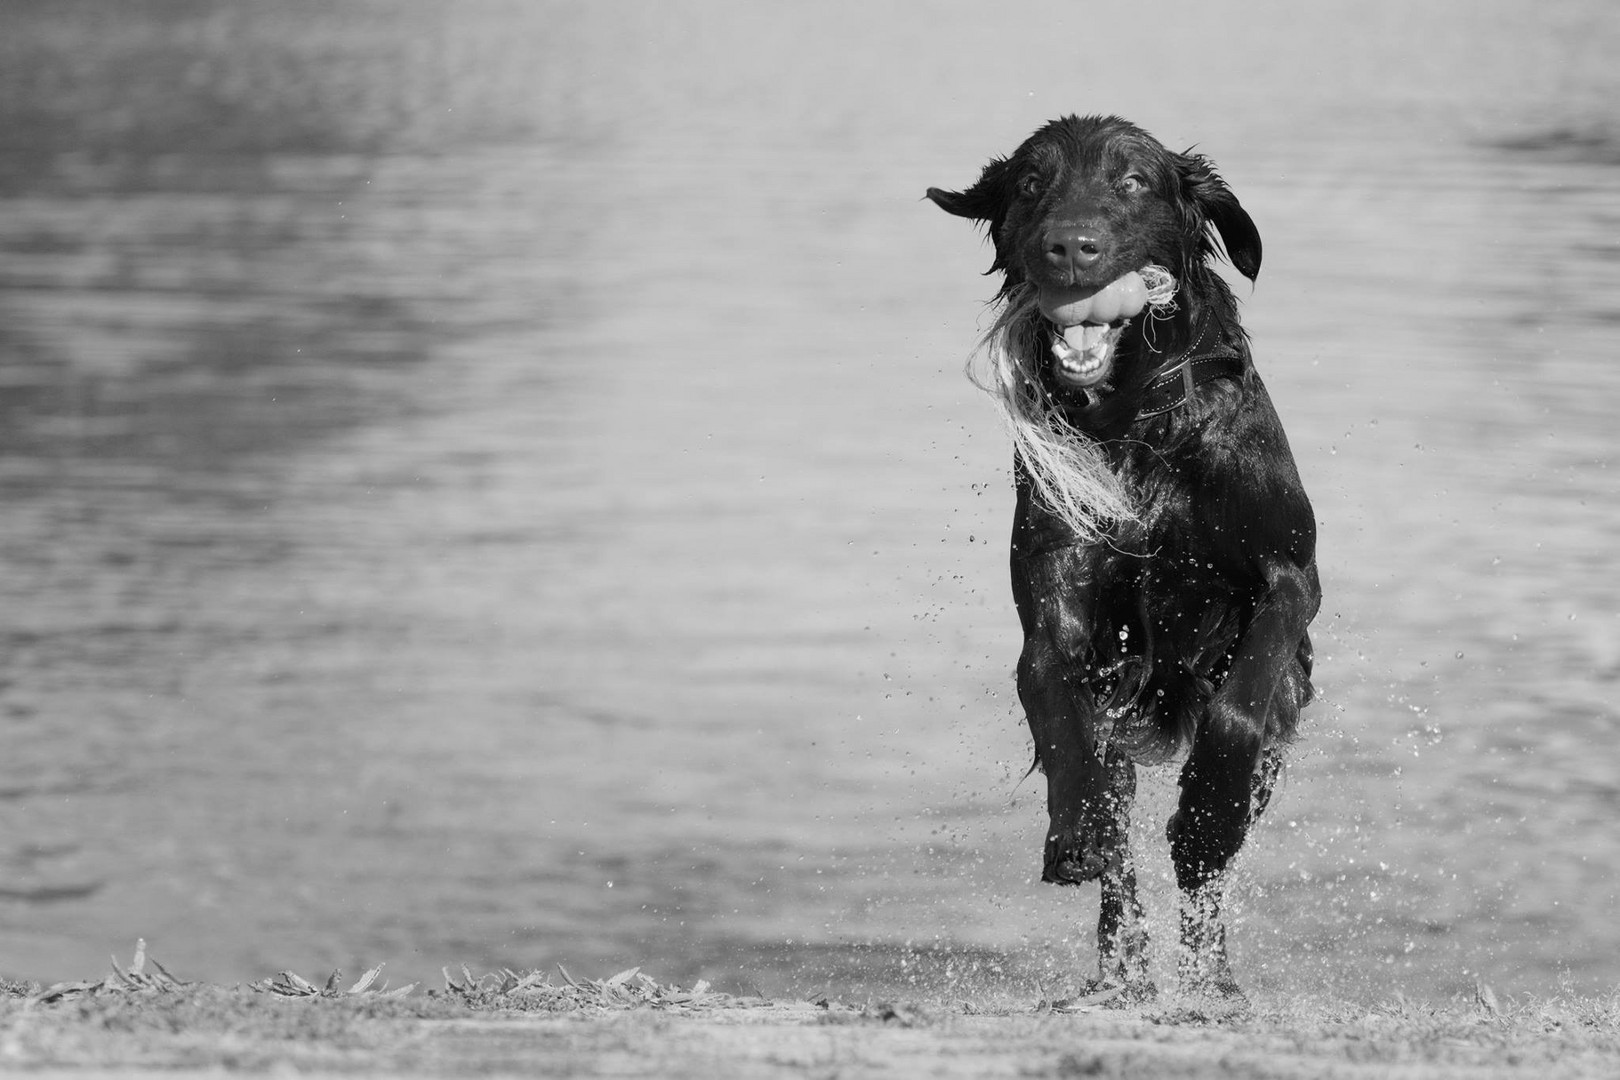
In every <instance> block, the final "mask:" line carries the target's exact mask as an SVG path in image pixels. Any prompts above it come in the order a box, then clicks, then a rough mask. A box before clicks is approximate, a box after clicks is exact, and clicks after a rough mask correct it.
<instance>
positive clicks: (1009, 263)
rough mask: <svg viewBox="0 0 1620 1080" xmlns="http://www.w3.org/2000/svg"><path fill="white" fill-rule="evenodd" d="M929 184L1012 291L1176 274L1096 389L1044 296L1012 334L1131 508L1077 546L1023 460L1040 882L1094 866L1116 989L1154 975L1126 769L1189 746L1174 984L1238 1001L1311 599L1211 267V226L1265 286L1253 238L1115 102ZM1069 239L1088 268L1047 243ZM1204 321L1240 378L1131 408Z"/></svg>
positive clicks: (1247, 364) (1307, 513)
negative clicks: (1068, 380)
mask: <svg viewBox="0 0 1620 1080" xmlns="http://www.w3.org/2000/svg"><path fill="white" fill-rule="evenodd" d="M1127 178H1130V179H1127ZM928 197H929V198H930V199H932V200H933V201H934V202H935V203H936V204H938V205H939V206H940V207H941V208H942V209H944V210H946V211H948V212H949V213H952V214H955V215H958V216H960V217H966V218H971V219H975V220H978V221H981V222H983V223H985V226H986V228H987V230H988V233H989V235H990V238H991V239H992V240H993V242H994V244H995V262H994V263H993V265H992V267H991V271H990V272H991V273H999V274H1000V275H1001V289H1000V293H999V296H998V298H999V299H1007V298H1008V297H1014V296H1016V295H1017V294H1019V293H1020V292H1022V291H1023V290H1021V289H1020V287H1021V286H1023V285H1025V284H1026V283H1027V284H1028V285H1031V286H1037V287H1038V286H1040V285H1041V284H1053V285H1074V284H1082V285H1085V284H1095V285H1101V284H1104V283H1106V282H1109V281H1112V280H1113V279H1114V278H1117V277H1118V276H1119V275H1121V274H1123V273H1126V272H1128V271H1130V270H1136V269H1139V268H1140V267H1142V266H1143V265H1145V264H1149V263H1154V264H1158V265H1160V266H1163V267H1165V268H1167V269H1169V270H1170V271H1171V272H1172V273H1173V274H1175V276H1176V278H1177V280H1178V282H1179V289H1178V292H1177V294H1176V312H1175V314H1174V316H1173V317H1172V318H1170V319H1168V320H1161V319H1147V318H1137V319H1134V320H1132V325H1131V326H1130V327H1128V328H1127V330H1126V331H1125V333H1124V335H1123V337H1122V338H1121V340H1120V343H1119V345H1118V346H1117V351H1116V360H1115V370H1114V375H1113V378H1112V387H1111V389H1110V390H1109V391H1107V392H1105V393H1103V394H1102V395H1101V399H1100V400H1090V399H1088V397H1087V396H1086V395H1084V394H1082V393H1080V392H1076V391H1071V390H1068V389H1066V388H1064V387H1063V386H1062V385H1060V384H1059V383H1058V382H1057V380H1056V378H1055V376H1054V375H1053V374H1052V371H1051V364H1050V363H1049V361H1048V354H1047V348H1048V346H1049V344H1050V340H1051V335H1052V333H1053V332H1054V330H1053V328H1052V327H1051V326H1050V324H1049V323H1047V321H1046V320H1045V319H1044V318H1042V317H1041V316H1040V314H1039V312H1038V311H1033V310H1032V311H1030V312H1029V313H1028V315H1027V316H1026V317H1025V318H1024V319H1023V320H1022V321H1021V323H1020V324H1019V325H1017V326H1015V327H1014V328H1013V334H1014V337H1015V338H1016V339H1017V341H1019V342H1020V344H1019V346H1018V347H1019V348H1020V349H1027V350H1030V351H1031V352H1032V354H1033V357H1032V368H1033V369H1036V370H1038V371H1039V372H1041V376H1040V377H1041V379H1042V381H1043V386H1044V387H1045V389H1046V390H1047V392H1048V393H1049V394H1051V395H1052V397H1053V399H1054V400H1055V401H1057V402H1058V403H1059V404H1060V405H1062V406H1063V407H1064V411H1065V414H1066V415H1067V417H1068V420H1069V422H1070V423H1071V424H1072V425H1073V426H1074V427H1075V428H1076V429H1078V430H1079V431H1081V432H1083V433H1084V434H1086V435H1089V436H1090V437H1091V438H1093V439H1095V440H1097V441H1098V442H1099V443H1100V444H1101V446H1102V447H1103V448H1104V450H1105V452H1106V454H1107V456H1108V459H1109V461H1110V463H1111V465H1112V467H1113V468H1114V470H1115V471H1116V473H1117V474H1118V475H1119V476H1120V477H1121V478H1122V480H1123V482H1124V484H1125V486H1126V488H1127V490H1128V491H1130V492H1131V493H1132V494H1133V496H1134V500H1135V503H1136V505H1137V506H1138V508H1139V512H1140V514H1139V520H1137V521H1133V522H1125V523H1120V524H1118V525H1116V526H1115V527H1114V528H1113V530H1112V534H1111V535H1110V536H1109V537H1108V538H1107V539H1106V540H1105V541H1103V542H1090V543H1088V542H1084V541H1082V540H1080V539H1079V538H1078V537H1077V536H1076V535H1075V534H1074V533H1072V532H1071V531H1070V530H1069V529H1068V528H1067V527H1066V526H1065V525H1064V524H1063V523H1062V522H1061V521H1059V520H1058V519H1057V518H1056V517H1055V516H1054V515H1053V514H1051V513H1050V512H1048V510H1047V509H1046V507H1045V506H1044V505H1042V503H1041V501H1040V499H1039V497H1038V496H1037V495H1036V494H1035V492H1034V490H1033V488H1032V486H1031V483H1030V481H1029V479H1028V477H1027V476H1026V475H1025V473H1024V470H1023V468H1022V466H1021V464H1018V463H1015V470H1014V472H1015V478H1016V482H1017V510H1016V513H1015V517H1014V522H1013V534H1012V584H1013V597H1014V600H1015V603H1016V605H1017V608H1018V613H1019V616H1020V619H1021V621H1022V624H1023V630H1024V648H1023V652H1022V655H1021V656H1020V659H1019V664H1018V689H1019V695H1020V698H1021V700H1022V702H1023V705H1024V709H1025V712H1026V714H1027V716H1028V719H1029V724H1030V728H1031V731H1032V733H1033V735H1034V739H1035V755H1036V760H1037V763H1038V764H1039V765H1040V767H1041V768H1042V769H1043V770H1044V772H1045V773H1046V776H1047V786H1048V808H1049V812H1050V819H1051V828H1050V831H1049V836H1048V839H1047V843H1046V851H1045V860H1044V868H1043V878H1044V879H1045V880H1048V881H1056V882H1061V883H1073V882H1078V881H1082V880H1090V879H1093V878H1097V877H1101V878H1102V879H1103V883H1104V894H1103V908H1104V910H1103V913H1102V918H1101V919H1100V921H1099V937H1100V945H1101V949H1102V953H1103V956H1102V967H1103V975H1104V978H1105V980H1106V979H1111V978H1119V977H1123V978H1124V979H1125V981H1126V982H1127V983H1132V984H1133V985H1140V984H1141V982H1142V980H1144V979H1145V974H1144V972H1145V968H1144V967H1143V962H1142V960H1141V957H1140V955H1139V952H1140V946H1141V944H1142V942H1143V940H1144V938H1143V936H1142V931H1141V929H1140V920H1139V918H1138V916H1139V909H1138V908H1136V901H1135V897H1134V875H1133V874H1132V872H1131V869H1130V855H1129V852H1128V850H1127V849H1126V845H1125V828H1126V821H1127V816H1128V813H1129V806H1130V800H1131V795H1132V793H1133V792H1134V788H1135V774H1134V768H1133V765H1132V762H1133V761H1144V762H1153V761H1162V760H1165V759H1167V758H1169V757H1172V756H1174V755H1176V754H1178V753H1180V752H1182V751H1188V752H1189V756H1188V758H1187V761H1186V764H1185V766H1184V768H1183V769H1182V773H1181V795H1180V805H1179V809H1178V811H1177V812H1176V814H1175V815H1174V816H1173V817H1172V819H1171V822H1170V825H1169V828H1168V830H1167V831H1168V834H1169V838H1170V843H1171V852H1172V857H1173V859H1174V863H1175V868H1176V877H1177V881H1178V884H1179V885H1180V886H1181V888H1182V889H1183V890H1184V891H1185V892H1186V910H1188V911H1191V912H1192V913H1193V915H1192V916H1187V915H1186V914H1185V912H1184V926H1185V924H1186V919H1187V918H1189V917H1191V918H1192V919H1193V923H1194V925H1192V926H1191V927H1190V928H1187V929H1184V934H1183V946H1184V953H1183V975H1184V981H1191V982H1192V983H1194V984H1195V988H1199V986H1200V985H1201V987H1202V988H1205V989H1208V988H1210V987H1213V988H1215V989H1219V990H1222V991H1229V992H1236V987H1235V985H1234V984H1232V982H1231V979H1230V974H1229V972H1228V970H1227V968H1226V961H1225V955H1224V930H1222V929H1221V928H1220V924H1219V914H1218V900H1219V893H1218V890H1219V882H1220V875H1221V873H1222V871H1223V870H1224V869H1225V868H1226V866H1227V863H1228V861H1229V860H1230V859H1231V858H1232V856H1233V855H1235V854H1236V853H1237V851H1238V849H1239V847H1240V846H1241V845H1242V843H1243V840H1244V837H1245V835H1246V833H1247V831H1248V828H1249V825H1250V823H1251V821H1252V820H1253V818H1254V817H1255V816H1256V815H1257V814H1258V813H1259V812H1260V810H1262V809H1264V806H1265V803H1266V801H1267V799H1268V798H1269V795H1270V789H1271V783H1272V781H1273V780H1274V779H1275V777H1276V774H1277V770H1278V768H1279V766H1280V761H1281V750H1282V748H1283V747H1284V746H1285V745H1286V744H1287V743H1288V742H1289V741H1290V740H1291V739H1292V738H1293V736H1294V731H1295V727H1296V725H1297V722H1298V719H1299V712H1300V709H1301V708H1302V707H1303V706H1304V705H1305V703H1306V702H1308V701H1309V700H1310V697H1311V694H1312V690H1311V684H1310V673H1311V646H1310V639H1309V637H1308V636H1307V633H1306V627H1307V625H1308V624H1309V622H1310V620H1311V619H1312V617H1313V616H1314V615H1315V613H1316V610H1317V606H1318V603H1319V600H1320V589H1319V585H1318V582H1317V574H1316V565H1315V540H1316V524H1315V520H1314V517H1313V515H1312V512H1311V506H1310V503H1309V501H1308V500H1307V499H1306V496H1305V492H1304V489H1303V488H1302V487H1301V484H1300V480H1299V475H1298V473H1297V471H1296V469H1295V466H1294V461H1293V457H1292V455H1291V453H1290V451H1289V447H1288V440H1287V438H1286V437H1285V436H1284V434H1283V429H1282V426H1281V424H1280V422H1279V421H1278V418H1277V414H1276V412H1275V411H1274V410H1273V408H1272V405H1271V401H1270V399H1269V397H1268V396H1267V394H1266V390H1265V387H1264V386H1263V385H1262V384H1261V381H1260V377H1259V375H1258V374H1257V373H1256V371H1255V370H1254V366H1253V363H1252V361H1251V360H1250V356H1249V342H1248V337H1247V335H1246V334H1245V332H1244V331H1243V329H1242V326H1241V325H1240V323H1239V320H1238V312H1237V304H1236V301H1235V300H1234V298H1233V296H1232V293H1231V291H1230V290H1229V289H1228V288H1227V286H1226V284H1225V282H1224V281H1223V280H1222V279H1221V277H1220V276H1219V275H1218V274H1217V273H1216V272H1215V270H1214V269H1213V267H1212V263H1213V261H1214V259H1215V258H1217V257H1218V256H1219V254H1220V248H1218V247H1217V245H1216V239H1217V237H1218V238H1219V240H1220V241H1221V243H1222V244H1223V245H1224V248H1225V253H1226V255H1227V256H1228V257H1229V258H1230V260H1231V262H1232V264H1233V265H1234V266H1235V267H1236V268H1237V269H1238V270H1239V271H1240V272H1241V273H1242V274H1244V275H1245V276H1246V277H1248V278H1250V279H1251V280H1252V279H1254V278H1255V277H1256V275H1257V274H1258V273H1259V270H1260V256H1261V245H1260V235H1259V232H1258V231H1257V230H1256V229H1255V226H1254V223H1253V222H1252V221H1251V220H1250V218H1249V215H1248V214H1247V213H1246V212H1245V211H1244V209H1243V207H1242V206H1241V205H1240V204H1239V203H1238V200H1237V198H1236V196H1234V195H1233V194H1232V192H1231V190H1230V189H1229V188H1228V187H1227V185H1226V184H1225V182H1224V181H1222V179H1221V178H1220V176H1219V175H1218V174H1217V173H1216V172H1215V170H1214V168H1213V166H1212V164H1211V163H1210V161H1209V160H1208V159H1207V158H1205V157H1203V156H1202V155H1199V154H1194V153H1190V152H1189V153H1181V154H1178V153H1173V152H1171V151H1169V150H1167V149H1166V148H1165V147H1164V146H1162V145H1161V144H1160V143H1159V142H1157V141H1156V140H1155V139H1153V138H1152V136H1150V135H1148V134H1147V133H1146V132H1144V131H1142V130H1141V129H1139V128H1137V127H1135V126H1134V125H1132V124H1129V123H1127V122H1126V121H1124V120H1121V119H1119V118H1117V117H1073V116H1071V117H1066V118H1064V119H1060V120H1056V121H1053V122H1052V123H1050V124H1048V125H1046V126H1045V127H1043V128H1041V129H1040V130H1039V131H1037V132H1036V133H1035V134H1034V135H1032V136H1031V137H1030V138H1029V139H1028V140H1027V141H1026V142H1025V143H1024V144H1023V145H1022V146H1020V147H1019V148H1018V149H1017V151H1016V152H1014V153H1013V154H1012V155H1011V156H1010V157H1007V158H1003V159H997V160H994V161H992V162H991V163H990V164H989V165H988V166H987V167H986V168H985V169H984V171H983V174H982V175H981V176H980V178H979V180H978V182H977V183H975V184H974V185H973V186H972V187H970V188H968V189H967V190H965V191H961V192H954V191H943V190H940V189H938V188H930V189H929V191H928ZM1075 237H1080V238H1082V239H1083V240H1084V241H1086V242H1087V243H1088V244H1089V246H1088V247H1087V248H1086V250H1087V252H1088V255H1090V254H1094V257H1095V262H1093V263H1092V264H1090V265H1087V266H1077V265H1074V264H1072V263H1066V262H1065V261H1064V260H1063V259H1061V258H1059V257H1058V256H1057V255H1055V254H1053V253H1054V252H1056V251H1059V250H1060V249H1061V242H1062V240H1063V239H1064V238H1067V239H1069V240H1073V239H1074V238H1075ZM1206 325H1207V327H1208V330H1209V332H1210V335H1211V336H1210V337H1208V338H1206V339H1205V340H1206V341H1210V340H1217V339H1218V340H1219V341H1220V342H1221V343H1223V344H1224V345H1225V346H1226V347H1227V348H1228V349H1229V350H1230V351H1231V352H1232V353H1234V354H1235V355H1238V356H1240V357H1241V363H1242V375H1241V377H1240V378H1237V379H1218V380H1216V381H1213V382H1210V383H1207V384H1205V385H1203V386H1200V387H1199V388H1198V389H1197V391H1196V393H1195V394H1194V395H1193V397H1192V398H1191V399H1190V400H1189V401H1188V402H1187V403H1186V404H1185V405H1184V406H1182V407H1181V408H1179V409H1177V410H1175V411H1172V412H1169V413H1166V414H1164V415H1162V416H1157V417H1153V418H1150V419H1145V420H1142V419H1138V418H1137V413H1138V410H1139V408H1140V407H1141V404H1142V395H1143V392H1144V389H1145V387H1146V386H1147V385H1148V383H1149V382H1150V381H1151V380H1152V378H1153V377H1154V376H1155V375H1156V374H1158V373H1159V372H1160V371H1162V370H1163V369H1164V368H1165V367H1166V366H1167V365H1168V364H1169V363H1170V362H1172V361H1173V360H1174V358H1175V357H1176V356H1177V355H1178V354H1180V353H1181V352H1182V351H1183V350H1184V349H1185V348H1186V347H1187V346H1189V345H1190V344H1192V343H1193V340H1194V338H1195V335H1197V334H1198V332H1199V330H1200V328H1201V327H1204V326H1206ZM1110 908H1112V910H1110ZM1189 972H1190V974H1189Z"/></svg>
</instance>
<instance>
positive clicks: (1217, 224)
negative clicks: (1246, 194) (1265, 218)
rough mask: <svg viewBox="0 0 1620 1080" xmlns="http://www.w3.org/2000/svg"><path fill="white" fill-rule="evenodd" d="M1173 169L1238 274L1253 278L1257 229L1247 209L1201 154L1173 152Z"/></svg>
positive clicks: (1257, 257)
mask: <svg viewBox="0 0 1620 1080" xmlns="http://www.w3.org/2000/svg"><path fill="white" fill-rule="evenodd" d="M1176 171H1177V172H1178V173H1179V174H1180V175H1181V190H1182V193H1183V195H1184V196H1185V197H1186V199H1187V200H1188V201H1189V202H1191V203H1192V204H1193V205H1194V206H1195V207H1197V208H1198V211H1199V213H1200V214H1202V215H1203V217H1204V220H1205V221H1207V222H1209V224H1210V225H1211V226H1212V227H1213V228H1214V230H1215V231H1216V232H1217V233H1218V234H1220V238H1221V243H1222V244H1224V245H1225V247H1226V257H1227V258H1229V259H1231V260H1232V265H1233V266H1235V267H1237V270H1238V273H1240V274H1242V275H1243V276H1244V277H1246V278H1248V279H1249V280H1250V281H1253V280H1254V279H1255V278H1256V277H1257V276H1259V274H1260V230H1259V229H1257V228H1255V227H1254V220H1253V219H1252V218H1250V217H1249V213H1248V211H1247V210H1245V209H1243V205H1242V204H1241V203H1239V202H1238V200H1237V196H1236V195H1234V194H1232V189H1231V188H1229V187H1227V186H1226V181H1225V180H1222V179H1221V177H1220V174H1219V173H1217V172H1216V171H1215V166H1214V165H1213V164H1211V162H1210V160H1209V159H1208V158H1206V157H1205V156H1204V155H1202V154H1194V153H1186V154H1178V155H1176Z"/></svg>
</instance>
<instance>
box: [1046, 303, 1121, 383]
mask: <svg viewBox="0 0 1620 1080" xmlns="http://www.w3.org/2000/svg"><path fill="white" fill-rule="evenodd" d="M1129 323H1130V320H1129V319H1120V320H1119V321H1118V322H1113V323H1096V322H1083V323H1076V324H1075V325H1073V326H1065V327H1063V328H1062V332H1061V333H1060V334H1057V335H1054V336H1053V338H1052V356H1053V357H1054V361H1055V362H1054V363H1053V365H1052V371H1053V373H1054V374H1055V375H1057V377H1058V379H1059V380H1060V381H1062V382H1064V383H1066V384H1068V385H1069V386H1076V387H1082V386H1096V385H1097V384H1098V383H1100V382H1102V381H1103V380H1105V379H1107V378H1108V376H1110V375H1112V374H1113V373H1114V346H1115V345H1117V344H1118V343H1119V335H1120V334H1122V333H1124V332H1125V327H1126V326H1127V325H1129Z"/></svg>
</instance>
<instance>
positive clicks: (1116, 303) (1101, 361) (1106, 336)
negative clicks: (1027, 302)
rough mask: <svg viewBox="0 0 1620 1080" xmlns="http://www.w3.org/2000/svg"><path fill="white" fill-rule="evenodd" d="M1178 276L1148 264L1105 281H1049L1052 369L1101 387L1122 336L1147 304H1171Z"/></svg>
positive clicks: (1072, 382)
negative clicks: (1067, 283)
mask: <svg viewBox="0 0 1620 1080" xmlns="http://www.w3.org/2000/svg"><path fill="white" fill-rule="evenodd" d="M1175 290H1176V279H1175V278H1174V277H1173V276H1172V275H1171V274H1170V272H1169V271H1167V270H1165V269H1164V268H1163V267H1160V266H1144V267H1143V268H1142V269H1141V270H1140V271H1137V270H1132V271H1130V272H1129V273H1127V274H1122V275H1120V276H1119V277H1117V278H1115V279H1114V280H1113V281H1110V282H1109V283H1108V284H1106V285H1066V286H1060V285H1047V286H1043V287H1042V288H1041V296H1040V304H1041V314H1043V315H1045V316H1046V317H1047V318H1048V319H1049V320H1051V322H1052V325H1053V327H1054V328H1055V329H1056V330H1057V333H1055V334H1053V336H1052V357H1053V364H1052V373H1053V374H1054V375H1056V376H1057V378H1058V381H1059V382H1062V383H1064V384H1065V385H1067V386H1073V387H1088V386H1096V385H1098V384H1100V383H1102V382H1104V381H1105V380H1107V378H1108V377H1109V376H1110V375H1112V374H1113V373H1114V352H1115V348H1116V346H1117V345H1118V344H1119V338H1120V335H1121V334H1123V333H1124V332H1125V328H1126V327H1127V326H1129V325H1130V322H1131V319H1133V318H1135V317H1136V316H1137V315H1139V314H1141V313H1142V310H1143V309H1144V308H1147V307H1149V306H1153V307H1161V308H1162V307H1166V306H1168V305H1169V304H1170V303H1171V302H1172V299H1173V297H1174V296H1175Z"/></svg>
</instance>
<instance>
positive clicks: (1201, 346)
mask: <svg viewBox="0 0 1620 1080" xmlns="http://www.w3.org/2000/svg"><path fill="white" fill-rule="evenodd" d="M1213 324H1214V320H1213V319H1210V318H1207V317H1206V318H1204V319H1202V320H1200V322H1199V326H1198V334H1197V336H1196V337H1194V338H1193V341H1192V344H1191V345H1188V346H1187V347H1186V348H1185V349H1183V350H1182V351H1181V355H1180V356H1177V357H1176V358H1175V359H1173V360H1171V361H1170V362H1169V363H1168V364H1167V365H1166V366H1165V368H1164V370H1163V371H1161V372H1160V373H1159V374H1158V375H1157V376H1155V377H1154V379H1153V381H1152V382H1150V383H1148V385H1147V389H1146V390H1144V391H1142V403H1141V405H1140V407H1139V408H1138V409H1137V412H1136V419H1137V420H1138V421H1141V420H1151V419H1152V418H1153V417H1155V416H1163V415H1164V414H1165V413H1167V412H1173V411H1175V410H1176V409H1179V408H1180V407H1181V406H1183V405H1185V404H1186V403H1187V401H1188V399H1189V398H1191V397H1192V396H1193V390H1195V389H1196V388H1197V387H1200V386H1203V385H1204V384H1205V383H1210V382H1214V381H1215V380H1216V379H1238V378H1242V376H1243V352H1242V351H1241V350H1240V349H1238V348H1237V347H1236V346H1234V345H1232V344H1231V343H1229V342H1228V341H1226V339H1225V337H1224V336H1223V335H1221V334H1220V333H1218V332H1212V331H1213Z"/></svg>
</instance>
